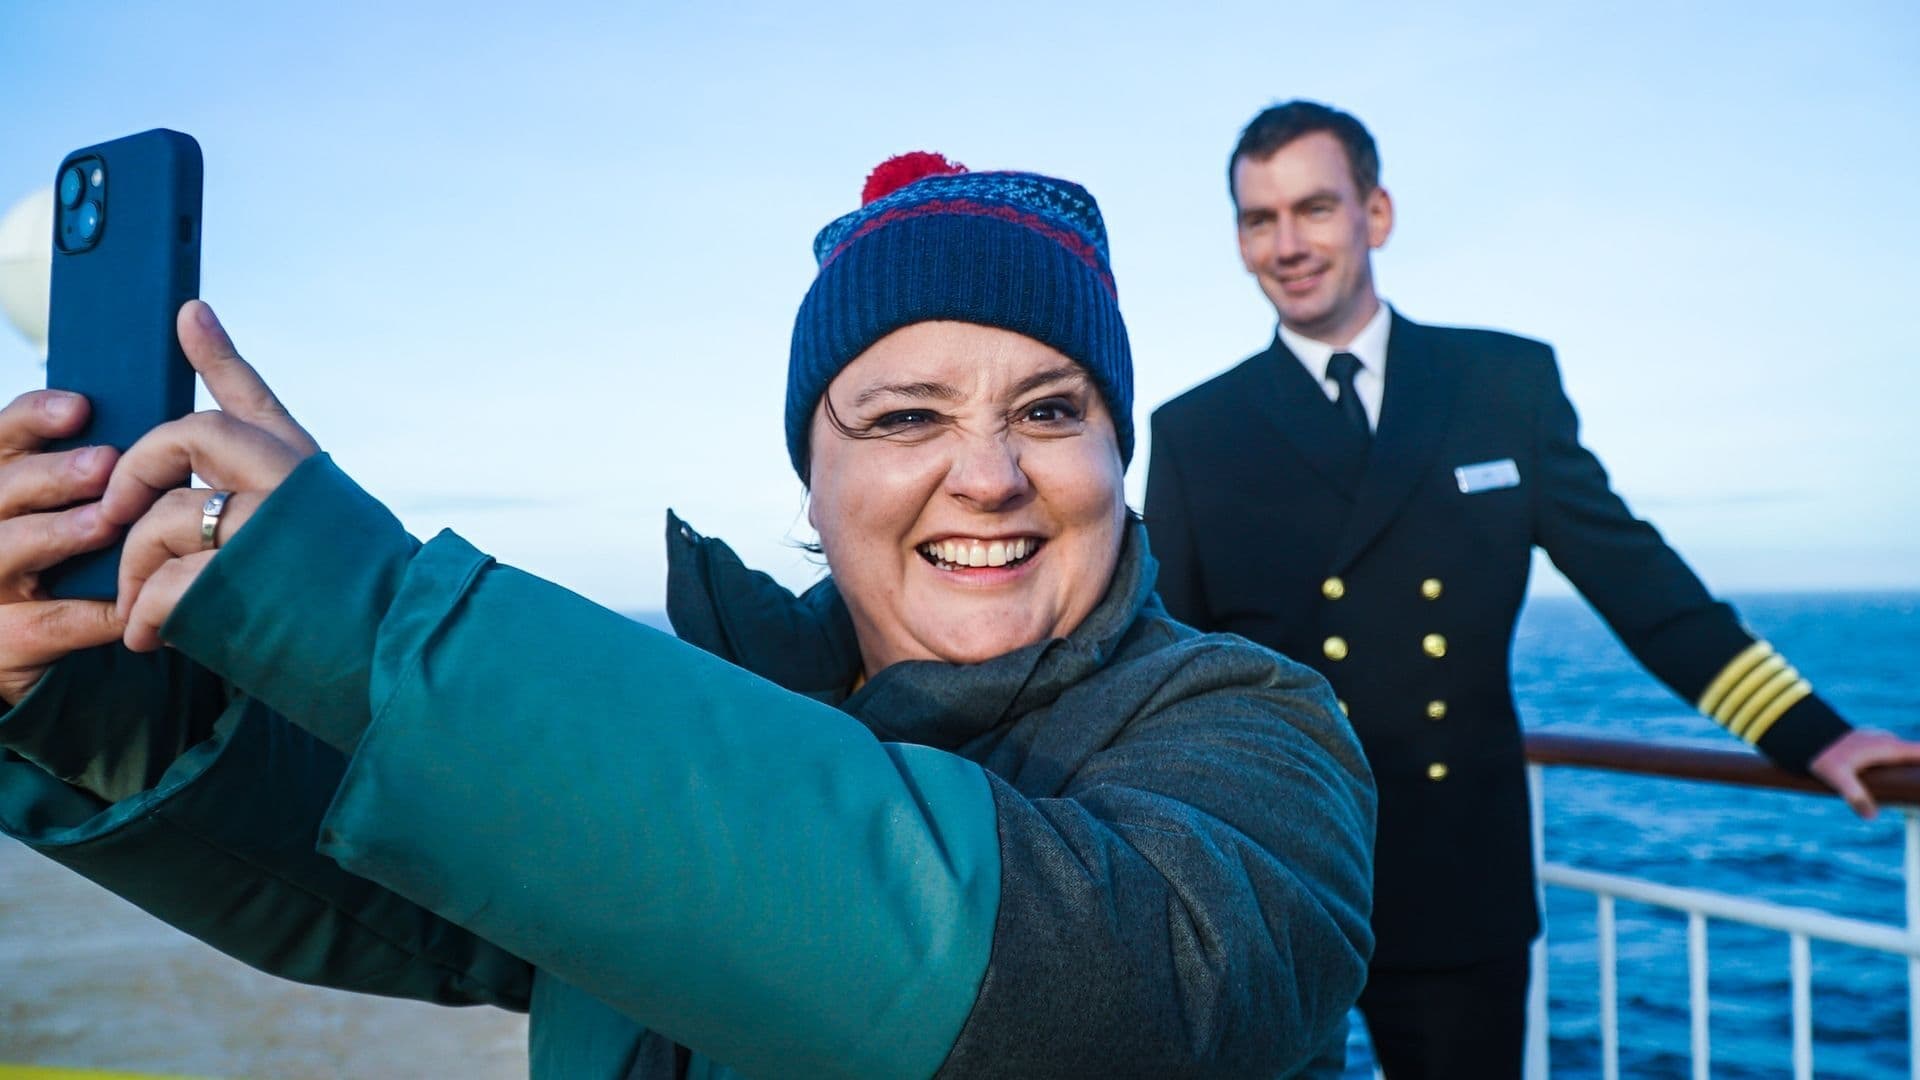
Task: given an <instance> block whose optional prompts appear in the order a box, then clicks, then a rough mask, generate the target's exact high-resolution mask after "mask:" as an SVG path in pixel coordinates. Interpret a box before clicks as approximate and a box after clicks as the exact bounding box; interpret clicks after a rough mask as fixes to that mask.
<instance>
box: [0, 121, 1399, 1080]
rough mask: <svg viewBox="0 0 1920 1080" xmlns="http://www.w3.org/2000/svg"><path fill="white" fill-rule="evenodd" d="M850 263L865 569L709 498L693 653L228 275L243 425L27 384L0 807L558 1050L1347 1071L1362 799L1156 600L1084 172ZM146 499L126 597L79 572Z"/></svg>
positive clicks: (245, 921) (139, 895)
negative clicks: (372, 471) (379, 404)
mask: <svg viewBox="0 0 1920 1080" xmlns="http://www.w3.org/2000/svg"><path fill="white" fill-rule="evenodd" d="M815 251H816V254H817V255H818V257H819V262H820V271H819V274H818V276H817V277H816V278H815V281H814V283H813V286H812V287H811V289H810V290H809V292H808V294H807V297H806V299H805V300H804V301H803V302H802V304H801V307H800V312H799V315H798V316H797V318H796V321H795V330H794V341H793V349H792V352H791V354H790V356H789V363H788V394H787V410H786V431H787V441H788V450H789V454H790V457H791V460H792V463H793V465H794V468H795V469H796V470H797V471H798V472H799V473H800V475H801V477H802V479H803V480H804V481H807V482H808V483H809V484H810V488H811V503H810V511H809V512H810V517H811V519H812V521H813V523H814V524H815V526H816V527H817V528H818V531H819V534H820V539H821V546H822V549H823V550H824V552H825V554H826V558H827V563H828V567H829V569H830V571H831V574H830V576H828V577H827V578H825V579H823V580H822V581H820V582H819V583H818V584H816V585H815V586H814V587H813V588H812V589H810V590H809V591H808V592H807V593H806V594H804V595H802V596H798V597H796V596H794V595H792V594H791V593H788V592H787V591H786V590H784V589H782V588H780V587H779V586H777V585H775V584H774V583H773V582H772V581H771V579H769V578H767V577H766V576H765V575H762V574H757V573H755V572H753V571H750V570H748V569H747V568H746V567H745V566H743V565H742V564H741V563H740V561H739V560H738V559H737V558H736V557H734V555H733V553H732V552H731V550H730V549H728V548H727V547H726V545H724V544H722V543H720V542H719V541H718V540H713V539H708V538H705V537H701V536H700V535H698V534H697V533H695V532H694V531H693V530H692V529H691V528H689V527H687V526H685V525H684V524H682V523H680V522H678V520H677V519H671V518H670V521H671V522H672V526H671V528H670V532H669V549H670V551H669V571H668V610H669V614H670V616H671V617H672V620H673V624H674V628H675V630H676V632H677V634H678V639H677V640H676V639H675V638H673V637H669V636H666V635H663V634H660V633H658V632H656V631H654V630H651V629H649V628H647V627H645V626H641V625H638V624H636V623H633V622H631V621H629V620H627V619H625V618H622V617H620V616H618V615H616V614H614V613H613V612H611V611H608V610H606V609H604V608H601V607H598V606H596V605H594V604H592V603H590V602H588V601H587V600H585V599H583V598H581V597H578V596H575V595H573V594H571V593H568V592H566V591H565V590H562V589H560V588H558V587H557V586H554V585H552V584H550V583H548V582H545V581H541V580H539V579H537V578H534V577H532V576H531V575H528V574H524V573H521V572H519V571H516V570H514V569H512V568H509V567H504V566H500V565H497V564H495V563H494V562H493V561H492V560H491V559H489V558H488V557H487V556H485V555H483V554H481V553H480V552H478V551H476V550H475V549H474V548H473V547H471V546H470V545H468V544H467V543H466V542H465V541H463V540H461V539H460V538H459V537H458V536H454V535H453V534H451V533H442V534H441V535H439V536H437V537H435V538H434V539H432V540H431V541H429V542H427V543H425V544H422V543H420V542H418V541H416V540H415V539H413V538H412V537H411V536H408V535H407V534H406V532H405V531H404V530H403V529H402V528H401V527H400V525H399V523H398V522H397V521H396V520H395V519H394V518H393V516H392V515H391V514H389V513H388V512H387V511H386V509H385V508H384V507H382V506H381V505H380V504H379V503H378V502H376V501H375V500H374V499H373V498H372V497H371V496H369V495H368V494H367V493H366V492H364V491H362V490H361V489H360V488H359V487H358V486H356V485H355V484H354V483H353V482H352V481H351V480H349V479H348V478H347V477H346V476H344V475H343V474H342V473H341V472H340V471H339V470H338V469H336V468H335V467H334V466H333V465H332V463H331V462H330V461H329V459H328V458H327V456H326V455H325V454H322V453H320V452H319V448H318V446H317V444H316V443H315V442H314V440H313V439H312V438H311V437H310V436H309V435H308V434H307V432H306V431H305V430H303V429H302V428H301V427H300V425H299V424H297V423H295V422H294V420H293V419H292V417H291V416H290V415H289V413H288V412H287V410H286V409H285V408H284V407H283V406H282V405H281V404H280V402H279V401H278V400H277V399H276V398H275V397H274V396H273V394H272V393H271V392H270V391H269V390H268V389H267V387H266V386H265V384H264V383H263V382H261V380H260V378H259V377H258V375H256V374H255V372H254V370H253V369H252V367H251V366H249V365H248V364H247V363H246V362H245V361H244V360H242V359H241V358H240V357H239V355H238V354H237V353H236V352H235V351H234V348H233V345H232V342H231V341H230V340H229V339H228V338H227V336H226V333H225V331H224V330H222V329H221V327H220V325H219V323H218V322H217V321H216V320H215V319H214V318H213V315H212V312H211V311H210V310H209V309H208V308H206V307H205V305H202V304H199V303H198V302H195V303H193V304H189V305H188V306H187V307H186V308H185V309H183V310H182V312H181V319H180V336H181V342H182V345H183V347H184V349H185V351H186V353H187V354H188V357H189V358H190V359H191V360H192V361H193V363H194V366H195V367H196V368H197V369H198V370H199V372H200V373H201V375H202V376H203V377H204V378H205V380H206V382H207V386H208V389H209V390H210V391H211V392H212V393H213V395H214V397H215V399H216V400H217V401H218V402H219V403H220V406H221V411H219V412H216V413H206V414H201V415H199V416H195V417H189V418H187V419H185V420H182V421H178V422H176V423H174V424H171V425H167V426H166V427H163V428H161V429H158V430H156V431H155V432H154V433H152V434H151V435H149V436H148V437H147V438H146V439H144V440H142V441H141V442H140V443H139V444H137V445H135V446H134V447H133V448H132V449H130V450H129V451H128V452H127V453H126V454H125V455H124V456H123V457H121V458H120V459H119V460H118V461H117V462H116V461H114V460H113V457H112V455H111V454H110V453H95V454H90V455H89V454H85V453H83V452H76V451H69V452H63V453H51V452H44V451H42V449H41V445H42V442H43V440H46V439H51V438H57V437H60V436H62V435H66V434H70V433H71V432H72V431H74V430H76V428H77V427H78V425H79V423H80V422H81V420H82V419H83V418H84V415H85V405H84V403H83V402H80V401H78V400H75V399H73V398H72V397H70V396H68V397H59V396H54V395H50V394H44V393H43V394H35V395H28V396H27V397H24V398H22V399H20V400H18V401H16V402H14V403H13V404H12V405H10V406H8V407H7V408H6V409H5V410H0V454H4V457H0V508H4V509H3V510H0V532H4V533H5V534H6V540H7V542H6V543H5V544H0V694H4V696H5V697H6V698H7V699H8V700H9V701H11V702H13V703H14V707H13V708H12V710H11V711H9V712H7V713H6V714H5V715H4V716H0V751H3V752H0V831H4V832H5V833H7V834H8V835H12V836H15V837H17V838H19V839H21V840H23V841H25V842H26V843H28V844H30V845H32V846H33V847H34V848H36V849H37V850H39V851H41V852H42V853H44V854H46V855H48V856H49V857H51V858H53V859H55V860H57V861H59V862H62V863H64V864H66V865H67V866H70V867H72V868H73V869H74V870H76V871H78V872H80V873H82V874H85V875H87V876H88V877H90V878H92V879H94V880H95V881H98V882H100V883H101V884H103V885H105V886H107V887H108V888H110V889H113V890H114V891H116V892H119V893H121V894H122V895H125V896H127V897H129V898H131V899H133V900H134V901H135V902H137V903H139V904H140V905H141V906H142V907H144V908H146V909H147V910H148V911H150V912H152V913H154V914H156V915H158V916H159V917H161V918H163V919H166V920H168V921H169V922H172V923H173V924H175V925H176V926H179V927H181V928H183V929H185V930H187V931H188V932H189V933H192V934H194V935H196V936H198V937H200V938H202V939H203V940H205V941H207V942H209V943H211V944H213V945H214V946H216V947H217V948H220V949H222V950H224V951H226V952H228V953H230V954H232V955H234V956H237V957H239V958H241V959H243V960H246V961H247V962H249V963H252V964H255V965H256V966H259V967H262V968H264V969H266V970H268V971H271V972H274V973H276V974H280V975H284V976H286V977H288V978H292V979H298V980H302V981H308V982H314V983H319V984H323V985H328V986H335V987H341V988H346V989H353V990H359V991H364V992H369V993H378V994H388V995H395V996H403V997H414V998H421V999H425V1000H429V1001H436V1002H441V1003H445V1004H470V1003H490V1004H496V1005H501V1006H504V1007H507V1008H513V1009H524V1010H527V1011H529V1012H531V1013H532V1014H533V1018H532V1021H531V1031H532V1033H533V1034H532V1045H531V1047H530V1060H531V1065H532V1070H533V1072H534V1073H535V1074H536V1075H541V1076H564V1077H576V1076H579V1077H609V1078H613V1077H624V1078H656V1077H673V1078H679V1077H696V1076H697V1077H713V1078H719V1077H731V1076H742V1075H746V1076H846V1077H880V1076H886V1077H892V1076H903V1077H915V1076H932V1075H939V1076H951V1077H960V1076H1014V1075H1018V1076H1046V1075H1057V1076H1086V1075H1151V1076H1219V1077H1244V1076H1290V1075H1307V1074H1311V1075H1331V1074H1333V1073H1334V1072H1337V1071H1338V1068H1339V1064H1340V1060H1341V1056H1342V1053H1343V1050H1344V1043H1345V1026H1346V1014H1347V1011H1348V1009H1349V1008H1350V1007H1351V1006H1352V1004H1353V1002H1354V1000H1355V998H1356V997H1357V995H1358V993H1359V990H1360V985H1361V981H1362V977H1363V973H1364V970H1365V965H1366V961H1367V957H1368V955H1369V952H1370V950H1371V948H1372V936H1371V931H1370V929H1369V927H1368V915H1369V909H1370V898H1369V881H1370V872H1371V844H1372V836H1373V824H1374V797H1373V790H1372V785H1371V780H1370V777H1369V775H1368V773H1367V769H1366V765H1365V763H1364V761H1363V760H1362V758H1361V756H1360V751H1359V747H1358V745H1357V743H1356V742H1355V741H1354V738H1353V735H1352V732H1351V730H1350V729H1349V728H1348V727H1347V725H1346V723H1345V721H1344V719H1343V718H1342V717H1341V716H1340V713H1339V711H1338V709H1337V708H1336V706H1335V702H1334V700H1333V697H1332V695H1331V693H1330V691H1329V690H1328V689H1327V686H1326V683H1325V682H1324V681H1323V680H1321V679H1320V678H1319V677H1318V676H1317V675H1314V674H1313V673H1312V672H1310V671H1308V670H1307V669H1306V668H1303V667H1301V666H1299V665H1296V664H1293V663H1291V662H1289V661H1287V660H1285V659H1283V658H1281V657H1279V656H1278V655H1276V654H1274V653H1271V652H1268V651H1266V650H1264V649H1261V648H1258V647H1256V646H1253V645H1250V644H1248V643H1247V642H1246V641H1244V640H1242V639H1239V638H1234V637H1225V636H1207V635H1201V634H1199V633H1197V632H1195V631H1193V630H1192V629H1190V628H1188V627H1185V626H1182V625H1180V624H1179V623H1177V622H1174V621H1173V620H1171V619H1170V618H1168V617H1167V615H1166V613H1165V611H1164V609H1163V608H1162V607H1161V605H1160V602H1159V600H1158V598H1157V597H1156V596H1155V594H1154V576H1155V572H1156V570H1155V564H1154V561H1153V558H1152V556H1151V555H1150V554H1149V553H1148V551H1147V548H1146V540H1145V531H1144V529H1143V528H1142V527H1141V525H1140V523H1139V522H1138V521H1137V520H1135V519H1131V518H1130V515H1129V514H1128V512H1127V508H1126V505H1125V503H1124V501H1123V498H1122V488H1121V479H1122V477H1123V475H1124V473H1125V470H1126V465H1127V461H1128V459H1129V457H1130V456H1131V453H1132V449H1133V430H1132V420H1131V414H1132V385H1133V383H1132V366H1131V358H1130V354H1129V352H1128V345H1127V337H1126V328H1125V325H1124V323H1123V322H1122V321H1121V319H1120V314H1119V307H1118V299H1117V295H1118V294H1117V292H1116V290H1115V287H1114V282H1113V278H1112V274H1111V272H1110V271H1109V269H1108V265H1109V264H1108V259H1107V247H1106V230H1105V226H1104V224H1103V222H1102V221H1101V218H1100V214H1099V210H1098V207H1097V206H1096V205H1095V203H1094V201H1093V199H1092V197H1091V196H1090V195H1088V194H1087V193H1086V192H1085V191H1084V190H1083V189H1081V188H1079V187H1078V186H1077V185H1074V184H1070V183H1068V182H1066V181H1062V180H1057V179H1053V178H1050V177H1044V176H1037V175H1033V174H1028V173H968V172H966V171H964V170H962V169H960V168H958V167H957V166H953V165H951V164H950V163H948V162H946V161H945V160H944V159H941V158H938V157H937V156H933V155H916V156H910V157H909V158H907V159H905V160H900V159H896V160H895V161H894V162H892V163H890V164H889V165H887V166H885V167H883V169H882V170H880V171H878V172H877V173H876V177H875V179H874V180H873V181H871V182H870V183H869V186H868V190H867V191H866V193H865V198H864V201H863V204H862V206H861V207H860V208H859V209H858V210H856V211H854V212H853V213H850V214H848V215H846V216H845V217H843V218H841V219H839V220H838V221H835V222H834V223H832V224H830V225H828V226H827V228H826V229H825V230H823V231H822V232H821V234H820V236H819V238H818V239H817V241H816V243H815ZM194 473H197V474H198V475H200V476H202V477H204V478H206V479H207V480H208V481H209V482H211V483H213V484H214V485H216V486H218V487H220V488H222V489H226V490H228V491H230V492H231V497H230V498H225V499H221V498H214V499H209V498H208V493H207V492H204V491H193V490H190V489H188V488H187V487H185V486H184V485H186V484H187V483H188V482H189V476H190V474H194ZM95 499H98V503H97V505H95V504H93V503H91V502H90V501H89V500H95ZM74 503H86V504H87V505H85V506H83V507H81V508H79V509H62V508H64V507H68V506H69V505H71V504H74ZM216 506H217V507H218V509H216V508H215V507H216ZM122 528H130V532H129V534H128V538H127V541H126V552H127V553H126V556H125V560H124V562H123V564H122V568H121V577H120V588H121V592H120V597H119V601H118V604H117V605H111V604H105V603H86V602H73V601H49V600H47V599H45V598H44V596H43V595H42V593H41V591H40V589H39V585H38V581H37V572H38V571H39V570H40V569H41V568H43V567H45V566H47V565H51V564H52V563H54V562H57V561H58V560H60V559H61V558H64V557H66V556H67V555H69V554H71V553H72V552H74V551H78V550H85V549H87V548H90V547H95V546H99V545H101V544H104V543H107V542H109V541H111V540H112V539H113V537H114V536H115V535H116V533H117V532H118V531H119V530H120V529H122ZM116 637H118V638H120V644H118V645H106V644H105V643H107V642H111V641H112V640H113V639H114V638H116ZM163 641H164V642H166V643H167V644H168V645H170V646H171V648H170V649H164V650H163V649H161V643H162V642H163ZM93 645H102V646H103V647H99V648H86V646H93Z"/></svg>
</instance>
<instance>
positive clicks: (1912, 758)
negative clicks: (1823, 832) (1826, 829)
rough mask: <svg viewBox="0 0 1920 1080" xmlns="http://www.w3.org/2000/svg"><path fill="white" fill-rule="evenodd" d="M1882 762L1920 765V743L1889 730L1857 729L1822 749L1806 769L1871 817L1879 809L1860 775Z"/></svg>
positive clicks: (1849, 803)
mask: <svg viewBox="0 0 1920 1080" xmlns="http://www.w3.org/2000/svg"><path fill="white" fill-rule="evenodd" d="M1879 765H1920V743H1916V742H1908V741H1907V740H1906V739H1902V738H1901V737H1900V736H1898V735H1895V734H1893V733H1892V732H1888V731H1875V730H1873V729H1871V728H1856V729H1855V730H1853V731H1849V732H1847V733H1846V734H1845V735H1842V736H1840V737H1839V738H1838V739H1835V740H1834V741H1833V744H1832V745H1831V746H1828V747H1827V748H1826V749H1825V750H1822V751H1820V754H1819V756H1818V757H1816V758H1814V759H1813V764H1811V765H1809V766H1807V771H1808V772H1811V773H1812V774H1813V775H1814V776H1815V777H1816V778H1817V779H1819V780H1820V781H1821V782H1823V783H1825V784H1826V785H1827V786H1828V787H1830V788H1832V789H1833V790H1835V791H1837V792H1839V793H1840V797H1841V798H1843V799H1845V800H1847V805H1848V806H1851V807H1853V812H1854V813H1856V814H1859V815H1860V816H1861V817H1863V818H1867V819H1869V820H1871V819H1872V818H1873V816H1874V815H1875V814H1877V813H1879V808H1878V807H1876V806H1875V805H1874V802H1873V796H1872V795H1869V794H1867V786H1866V785H1865V784H1863V783H1861V782H1860V774H1861V773H1863V772H1865V771H1866V770H1868V769H1871V768H1874V767H1875V766H1879Z"/></svg>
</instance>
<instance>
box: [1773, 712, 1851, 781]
mask: <svg viewBox="0 0 1920 1080" xmlns="http://www.w3.org/2000/svg"><path fill="white" fill-rule="evenodd" d="M1852 730H1853V725H1851V724H1849V723H1847V722H1846V721H1845V720H1842V719H1841V718H1840V714H1839V713H1837V712H1835V711H1834V710H1833V706H1831V705H1828V704H1827V703H1826V702H1824V701H1822V700H1820V696H1819V695H1817V694H1808V695H1807V696H1806V697H1803V698H1801V699H1800V700H1799V702H1797V703H1796V704H1795V705H1793V707H1791V708H1789V709H1788V710H1787V711H1786V712H1784V713H1782V714H1781V715H1780V719H1779V720H1778V721H1777V722H1775V723H1774V725H1773V726H1772V727H1770V728H1768V729H1767V730H1766V731H1764V732H1762V733H1761V735H1760V738H1759V739H1758V740H1757V741H1756V742H1755V744H1754V745H1756V746H1758V747H1759V748H1760V752H1761V753H1763V754H1765V755H1767V757H1769V758H1771V759H1773V763H1774V764H1775V765H1778V766H1780V767H1781V768H1783V769H1786V770H1788V771H1790V772H1795V773H1799V774H1800V775H1802V776H1805V775H1807V766H1808V765H1810V764H1812V763H1813V759H1814V758H1816V757H1819V756H1820V752H1821V751H1822V750H1825V749H1826V748H1827V747H1829V746H1832V745H1833V744H1834V743H1835V742H1836V741H1838V740H1839V738H1840V737H1841V736H1842V735H1845V734H1846V733H1847V732H1849V731H1852Z"/></svg>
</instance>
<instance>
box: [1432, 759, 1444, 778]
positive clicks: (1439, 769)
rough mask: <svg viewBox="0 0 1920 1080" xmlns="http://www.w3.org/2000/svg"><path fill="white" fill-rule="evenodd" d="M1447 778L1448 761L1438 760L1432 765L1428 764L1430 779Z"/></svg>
mask: <svg viewBox="0 0 1920 1080" xmlns="http://www.w3.org/2000/svg"><path fill="white" fill-rule="evenodd" d="M1446 778H1447V763H1446V762H1444V761H1436V762H1434V763H1433V764H1431V765H1429V766H1427V779H1429V780H1445V779H1446Z"/></svg>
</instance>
